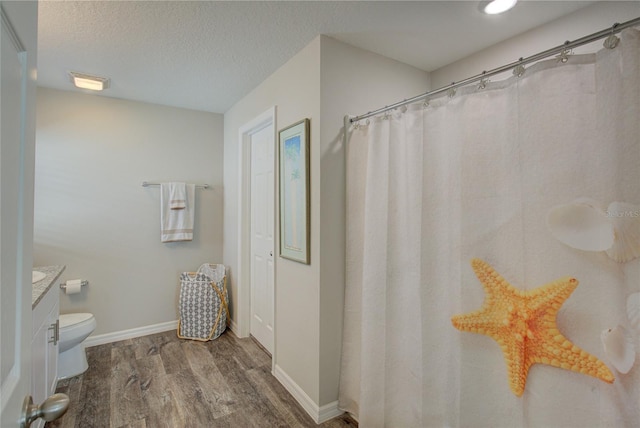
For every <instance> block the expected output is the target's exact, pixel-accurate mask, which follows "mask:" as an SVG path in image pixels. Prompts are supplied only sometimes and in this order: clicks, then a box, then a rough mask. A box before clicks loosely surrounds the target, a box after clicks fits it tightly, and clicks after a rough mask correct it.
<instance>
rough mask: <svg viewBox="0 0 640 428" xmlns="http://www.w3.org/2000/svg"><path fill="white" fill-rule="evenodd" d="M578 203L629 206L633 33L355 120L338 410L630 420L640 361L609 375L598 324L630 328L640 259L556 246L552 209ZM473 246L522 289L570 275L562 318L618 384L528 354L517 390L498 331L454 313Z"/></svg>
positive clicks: (428, 419) (638, 149) (414, 423)
mask: <svg viewBox="0 0 640 428" xmlns="http://www.w3.org/2000/svg"><path fill="white" fill-rule="evenodd" d="M579 198H591V199H593V200H596V201H600V202H601V203H603V204H605V206H606V205H607V204H609V203H611V202H613V201H625V202H626V203H630V204H635V205H638V204H640V32H639V31H637V30H636V29H628V30H625V31H624V32H623V33H622V34H621V42H620V43H619V45H618V46H617V47H616V48H615V49H602V50H600V51H599V52H597V53H595V54H588V55H576V56H571V57H570V58H569V60H568V61H567V62H566V63H561V62H558V61H555V60H549V61H544V62H540V63H537V64H535V65H533V66H531V67H528V68H527V70H526V72H525V73H524V75H523V76H522V77H515V76H514V77H511V78H509V79H507V80H505V81H501V82H492V83H489V84H487V85H486V87H485V88H484V89H479V88H476V87H470V88H463V89H460V90H458V92H457V94H455V96H453V97H442V98H438V99H433V100H430V102H429V105H428V106H423V105H411V106H409V107H408V109H407V110H406V111H405V112H399V111H398V112H393V113H392V114H390V115H388V116H387V117H376V118H374V119H371V123H370V124H368V125H364V124H363V125H362V126H359V127H357V129H356V128H354V129H352V130H351V132H350V135H349V141H348V144H347V274H346V294H345V318H344V336H343V358H342V371H341V382H340V400H339V405H340V407H341V408H342V409H344V410H346V411H349V412H351V413H353V414H354V415H356V417H357V418H358V420H359V422H360V426H362V427H365V428H367V427H444V426H447V427H550V426H562V427H569V426H573V427H578V426H589V427H594V426H603V427H604V426H634V425H635V424H636V423H637V421H638V420H640V363H639V362H637V361H636V363H635V365H633V366H632V367H631V368H629V370H628V373H626V374H624V373H620V372H618V371H617V370H616V367H615V366H614V365H613V364H612V363H611V361H609V360H608V359H607V356H606V353H605V349H604V348H603V343H602V342H601V338H600V335H601V332H602V331H603V330H605V329H614V328H615V327H616V326H617V325H621V326H623V327H625V328H626V329H627V330H629V331H632V332H636V334H637V329H633V328H631V327H632V326H631V325H630V323H631V321H630V320H629V319H628V317H627V310H626V301H627V298H628V297H629V296H631V295H634V293H637V292H638V291H640V258H635V259H633V260H630V261H628V262H626V263H619V262H617V261H615V260H613V259H612V258H610V257H609V256H607V254H606V252H605V251H582V250H579V249H576V248H571V247H569V246H567V245H564V244H562V243H561V242H560V241H558V240H557V239H556V238H555V237H554V236H553V234H552V233H551V232H550V231H549V229H548V228H547V224H546V221H547V214H548V212H549V211H550V210H551V209H552V208H553V207H556V206H560V205H563V204H568V203H570V202H571V201H574V200H576V199H579ZM476 257H477V258H480V259H482V260H485V261H486V262H487V263H489V264H490V265H491V266H493V267H494V268H495V269H496V270H497V271H499V272H500V273H501V275H502V276H504V277H505V278H507V279H508V280H509V282H510V283H511V284H513V285H514V286H515V287H517V288H520V289H523V290H530V289H533V288H536V287H538V286H541V285H543V284H546V283H548V282H551V281H553V280H555V279H557V278H561V277H566V276H572V277H575V278H577V279H578V281H579V285H578V287H577V288H576V290H575V291H574V292H573V294H572V295H571V296H570V297H569V298H568V299H567V300H566V301H565V302H564V304H563V305H562V307H561V309H560V311H559V313H558V316H557V325H558V329H559V330H560V331H561V332H562V334H563V335H564V336H566V337H567V338H569V339H570V340H571V341H572V342H573V343H574V344H576V345H577V346H579V347H580V348H582V349H584V350H585V351H586V352H588V353H590V354H592V355H594V356H596V357H597V358H598V359H600V360H602V361H603V362H604V363H605V364H606V365H607V366H608V367H609V369H610V370H611V371H612V372H613V374H614V376H615V378H616V379H615V382H614V383H613V384H607V383H604V382H601V381H600V380H598V379H596V378H593V377H590V376H585V375H582V374H580V373H575V372H572V371H569V370H563V369H560V368H556V367H552V366H549V365H544V364H535V365H533V366H532V368H531V370H530V371H529V374H528V378H527V382H526V387H525V391H524V394H523V395H522V397H517V396H515V395H514V394H513V393H512V392H511V391H510V389H509V383H508V380H507V369H506V365H505V361H504V358H503V355H502V352H501V350H500V347H499V346H498V345H497V344H496V342H495V341H493V340H492V339H491V338H489V337H487V336H483V335H478V334H471V333H463V332H460V331H458V330H456V329H455V328H454V327H453V326H452V325H451V316H452V315H454V314H460V313H468V312H470V311H474V310H476V309H478V308H480V307H481V306H482V304H483V300H484V297H485V294H484V291H483V289H482V286H481V284H480V283H479V281H478V279H477V278H476V276H475V275H474V273H473V271H472V269H471V266H470V265H469V261H470V260H471V259H473V258H476ZM636 312H637V311H636ZM630 313H631V312H630ZM634 314H635V312H634ZM629 316H631V315H629ZM634 316H635V315H634ZM636 318H637V317H636ZM632 322H634V323H636V324H637V319H636V320H634V321H632ZM635 339H636V340H637V339H638V338H635ZM627 365H628V364H626V365H624V367H623V369H624V370H626V369H627V368H628V367H627Z"/></svg>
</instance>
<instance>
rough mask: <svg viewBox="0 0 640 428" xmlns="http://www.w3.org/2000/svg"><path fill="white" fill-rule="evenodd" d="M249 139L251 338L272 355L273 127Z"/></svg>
mask: <svg viewBox="0 0 640 428" xmlns="http://www.w3.org/2000/svg"><path fill="white" fill-rule="evenodd" d="M250 139H251V144H250V145H251V335H252V336H253V337H255V338H256V340H258V342H260V343H261V344H262V346H264V347H265V348H266V350H267V351H269V352H270V353H271V354H273V294H274V293H273V291H274V290H273V282H274V270H273V252H274V242H275V241H274V239H273V234H274V213H275V200H274V196H275V194H274V189H275V181H274V159H275V153H274V152H275V144H274V137H273V125H272V124H270V125H268V126H266V127H264V128H262V129H261V130H259V131H257V132H254V133H253V134H251V136H250Z"/></svg>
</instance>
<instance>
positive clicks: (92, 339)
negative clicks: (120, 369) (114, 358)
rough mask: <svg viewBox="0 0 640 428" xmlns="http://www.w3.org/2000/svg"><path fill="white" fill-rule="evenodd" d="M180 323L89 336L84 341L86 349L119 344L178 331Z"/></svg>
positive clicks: (169, 322) (173, 322)
mask: <svg viewBox="0 0 640 428" xmlns="http://www.w3.org/2000/svg"><path fill="white" fill-rule="evenodd" d="M177 329H178V321H177V320H176V321H167V322H162V323H160V324H153V325H147V326H144V327H137V328H131V329H129V330H122V331H114V332H113V333H105V334H98V335H95V336H93V335H92V336H89V337H87V339H86V340H85V341H84V347H85V348H89V347H91V346H97V345H104V344H105V343H111V342H118V341H120V340H126V339H133V338H134V337H141V336H147V335H149V334H154V333H162V332H164V331H169V330H177Z"/></svg>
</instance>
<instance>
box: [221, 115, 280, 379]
mask: <svg viewBox="0 0 640 428" xmlns="http://www.w3.org/2000/svg"><path fill="white" fill-rule="evenodd" d="M269 125H273V130H274V140H273V141H274V145H275V146H276V147H277V138H276V107H275V106H273V107H271V108H269V109H268V110H266V111H265V112H264V113H262V114H260V115H259V116H258V117H256V118H255V119H253V120H251V121H250V122H248V123H246V124H244V125H243V126H241V127H240V129H239V130H238V273H237V275H236V278H237V279H236V288H237V293H238V306H237V308H238V314H237V316H236V321H237V325H236V327H235V328H233V327H232V329H233V332H234V333H236V336H238V337H249V335H250V333H251V265H250V260H251V255H250V254H249V253H250V250H251V210H250V207H251V176H250V174H248V173H247V171H250V170H251V146H250V143H251V134H254V133H256V132H258V131H260V130H262V129H264V128H265V127H267V126H269ZM275 159H276V156H274V172H275V171H277V170H276V169H275ZM276 177H277V174H274V183H273V186H274V192H275V185H276V183H275V178H276ZM275 194H276V193H274V195H275ZM274 202H276V203H274V209H275V206H277V201H274ZM273 218H274V223H275V222H276V215H275V213H274V216H273ZM275 226H276V225H275V224H274V231H276V230H277V229H276V228H275ZM273 244H274V249H273V252H274V254H275V252H276V249H275V246H276V240H275V234H274V241H273ZM276 269H277V261H276V258H275V257H274V260H273V271H274V273H273V274H274V287H275V275H276ZM273 297H274V299H273V302H274V308H273V314H274V326H273V330H274V331H273V336H274V338H273V345H274V346H273V355H272V362H273V363H275V361H276V356H275V349H276V346H275V336H276V326H275V300H276V299H275V289H274V296H273ZM272 369H273V365H272Z"/></svg>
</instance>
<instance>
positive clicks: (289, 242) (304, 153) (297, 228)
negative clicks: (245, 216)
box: [278, 119, 310, 264]
mask: <svg viewBox="0 0 640 428" xmlns="http://www.w3.org/2000/svg"><path fill="white" fill-rule="evenodd" d="M278 153H279V158H280V162H279V165H280V169H279V180H280V257H284V258H287V259H291V260H295V261H297V262H300V263H305V264H309V263H310V257H309V248H310V246H309V237H310V233H309V232H310V223H309V208H310V200H309V119H304V120H301V121H300V122H298V123H294V124H293V125H291V126H288V127H286V128H284V129H282V130H281V131H280V132H279V143H278Z"/></svg>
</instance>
